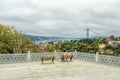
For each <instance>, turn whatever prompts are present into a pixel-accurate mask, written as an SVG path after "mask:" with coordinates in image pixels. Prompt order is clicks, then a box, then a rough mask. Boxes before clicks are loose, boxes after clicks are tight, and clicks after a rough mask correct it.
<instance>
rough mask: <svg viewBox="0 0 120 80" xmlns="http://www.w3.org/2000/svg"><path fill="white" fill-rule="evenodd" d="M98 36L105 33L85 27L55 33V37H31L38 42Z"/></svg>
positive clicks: (102, 35)
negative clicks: (64, 32) (70, 31)
mask: <svg viewBox="0 0 120 80" xmlns="http://www.w3.org/2000/svg"><path fill="white" fill-rule="evenodd" d="M76 35H80V36H76ZM81 35H84V37H81ZM70 36H74V37H70ZM98 37H106V35H104V34H101V33H99V32H97V31H95V30H93V29H90V28H86V29H81V30H78V31H76V32H72V33H68V34H62V35H57V37H53V36H51V37H50V36H49V37H43V36H33V37H32V39H33V40H34V42H35V43H39V42H53V41H58V40H67V41H69V40H80V39H92V38H98Z"/></svg>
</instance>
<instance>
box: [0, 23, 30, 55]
mask: <svg viewBox="0 0 120 80" xmlns="http://www.w3.org/2000/svg"><path fill="white" fill-rule="evenodd" d="M28 39H29V40H28ZM31 42H32V40H31V39H30V38H28V37H27V36H25V34H24V33H22V32H20V31H18V30H16V29H15V27H14V26H6V25H2V24H0V54H5V53H14V52H15V53H19V52H21V51H24V50H23V48H24V47H25V46H26V45H27V44H30V43H31Z"/></svg>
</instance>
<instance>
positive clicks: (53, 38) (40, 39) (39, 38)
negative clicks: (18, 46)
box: [27, 35, 78, 41]
mask: <svg viewBox="0 0 120 80" xmlns="http://www.w3.org/2000/svg"><path fill="white" fill-rule="evenodd" d="M27 36H29V37H30V38H31V39H32V40H35V41H43V40H72V39H78V38H68V37H53V36H33V35H27Z"/></svg>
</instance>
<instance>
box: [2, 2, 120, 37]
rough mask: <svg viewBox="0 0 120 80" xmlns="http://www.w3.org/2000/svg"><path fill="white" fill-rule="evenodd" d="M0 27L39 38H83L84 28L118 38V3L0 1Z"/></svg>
mask: <svg viewBox="0 0 120 80" xmlns="http://www.w3.org/2000/svg"><path fill="white" fill-rule="evenodd" d="M0 24H5V25H14V26H16V28H17V29H18V30H20V31H23V32H25V33H27V34H34V35H40V36H67V37H84V36H85V35H86V32H85V29H86V28H90V29H92V30H93V31H94V32H90V36H97V35H98V34H96V33H99V34H100V35H103V36H105V35H112V34H113V35H116V36H120V0H0ZM95 32H96V33H95ZM72 33H74V34H72ZM100 35H98V36H100Z"/></svg>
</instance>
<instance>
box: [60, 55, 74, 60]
mask: <svg viewBox="0 0 120 80" xmlns="http://www.w3.org/2000/svg"><path fill="white" fill-rule="evenodd" d="M68 59H69V60H70V61H72V59H73V55H72V54H66V55H61V61H65V60H66V61H67V60H68Z"/></svg>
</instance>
